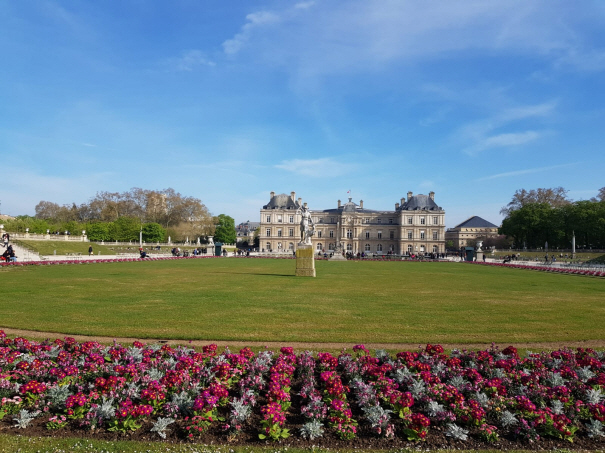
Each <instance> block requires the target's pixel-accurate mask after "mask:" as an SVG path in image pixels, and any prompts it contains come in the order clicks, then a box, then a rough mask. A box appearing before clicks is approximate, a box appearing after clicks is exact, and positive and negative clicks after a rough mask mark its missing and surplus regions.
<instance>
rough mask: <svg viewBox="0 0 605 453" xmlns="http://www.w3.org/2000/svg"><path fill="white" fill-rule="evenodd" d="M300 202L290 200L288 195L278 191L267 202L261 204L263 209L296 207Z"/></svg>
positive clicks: (298, 206)
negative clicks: (263, 204) (277, 193)
mask: <svg viewBox="0 0 605 453" xmlns="http://www.w3.org/2000/svg"><path fill="white" fill-rule="evenodd" d="M298 208H300V204H299V203H298V202H297V201H294V200H292V197H291V196H290V195H286V194H285V193H280V194H279V195H274V196H273V197H271V200H270V201H269V203H268V204H266V205H265V206H263V209H298Z"/></svg>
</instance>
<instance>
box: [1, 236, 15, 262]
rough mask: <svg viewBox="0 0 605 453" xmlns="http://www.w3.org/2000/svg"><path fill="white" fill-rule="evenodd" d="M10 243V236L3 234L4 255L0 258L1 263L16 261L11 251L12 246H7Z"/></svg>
mask: <svg viewBox="0 0 605 453" xmlns="http://www.w3.org/2000/svg"><path fill="white" fill-rule="evenodd" d="M9 241H10V235H9V234H8V233H4V234H2V247H4V248H5V249H6V250H4V253H3V254H2V255H1V256H0V259H1V260H2V261H6V262H9V261H17V257H16V256H15V251H14V250H13V246H12V245H11V244H9Z"/></svg>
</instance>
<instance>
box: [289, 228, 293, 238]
mask: <svg viewBox="0 0 605 453" xmlns="http://www.w3.org/2000/svg"><path fill="white" fill-rule="evenodd" d="M288 234H289V235H290V237H293V236H294V228H290V229H289V230H288Z"/></svg>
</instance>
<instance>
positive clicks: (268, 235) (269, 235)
mask: <svg viewBox="0 0 605 453" xmlns="http://www.w3.org/2000/svg"><path fill="white" fill-rule="evenodd" d="M266 236H267V237H268V238H269V237H271V228H267V235H266Z"/></svg>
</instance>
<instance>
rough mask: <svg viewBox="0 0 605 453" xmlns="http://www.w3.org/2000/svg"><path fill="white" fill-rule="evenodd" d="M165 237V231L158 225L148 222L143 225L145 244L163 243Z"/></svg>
mask: <svg viewBox="0 0 605 453" xmlns="http://www.w3.org/2000/svg"><path fill="white" fill-rule="evenodd" d="M166 237H167V236H166V230H165V229H164V228H162V225H160V224H159V223H155V222H150V223H146V224H144V225H143V240H144V241H145V242H164V240H165V238H166Z"/></svg>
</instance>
